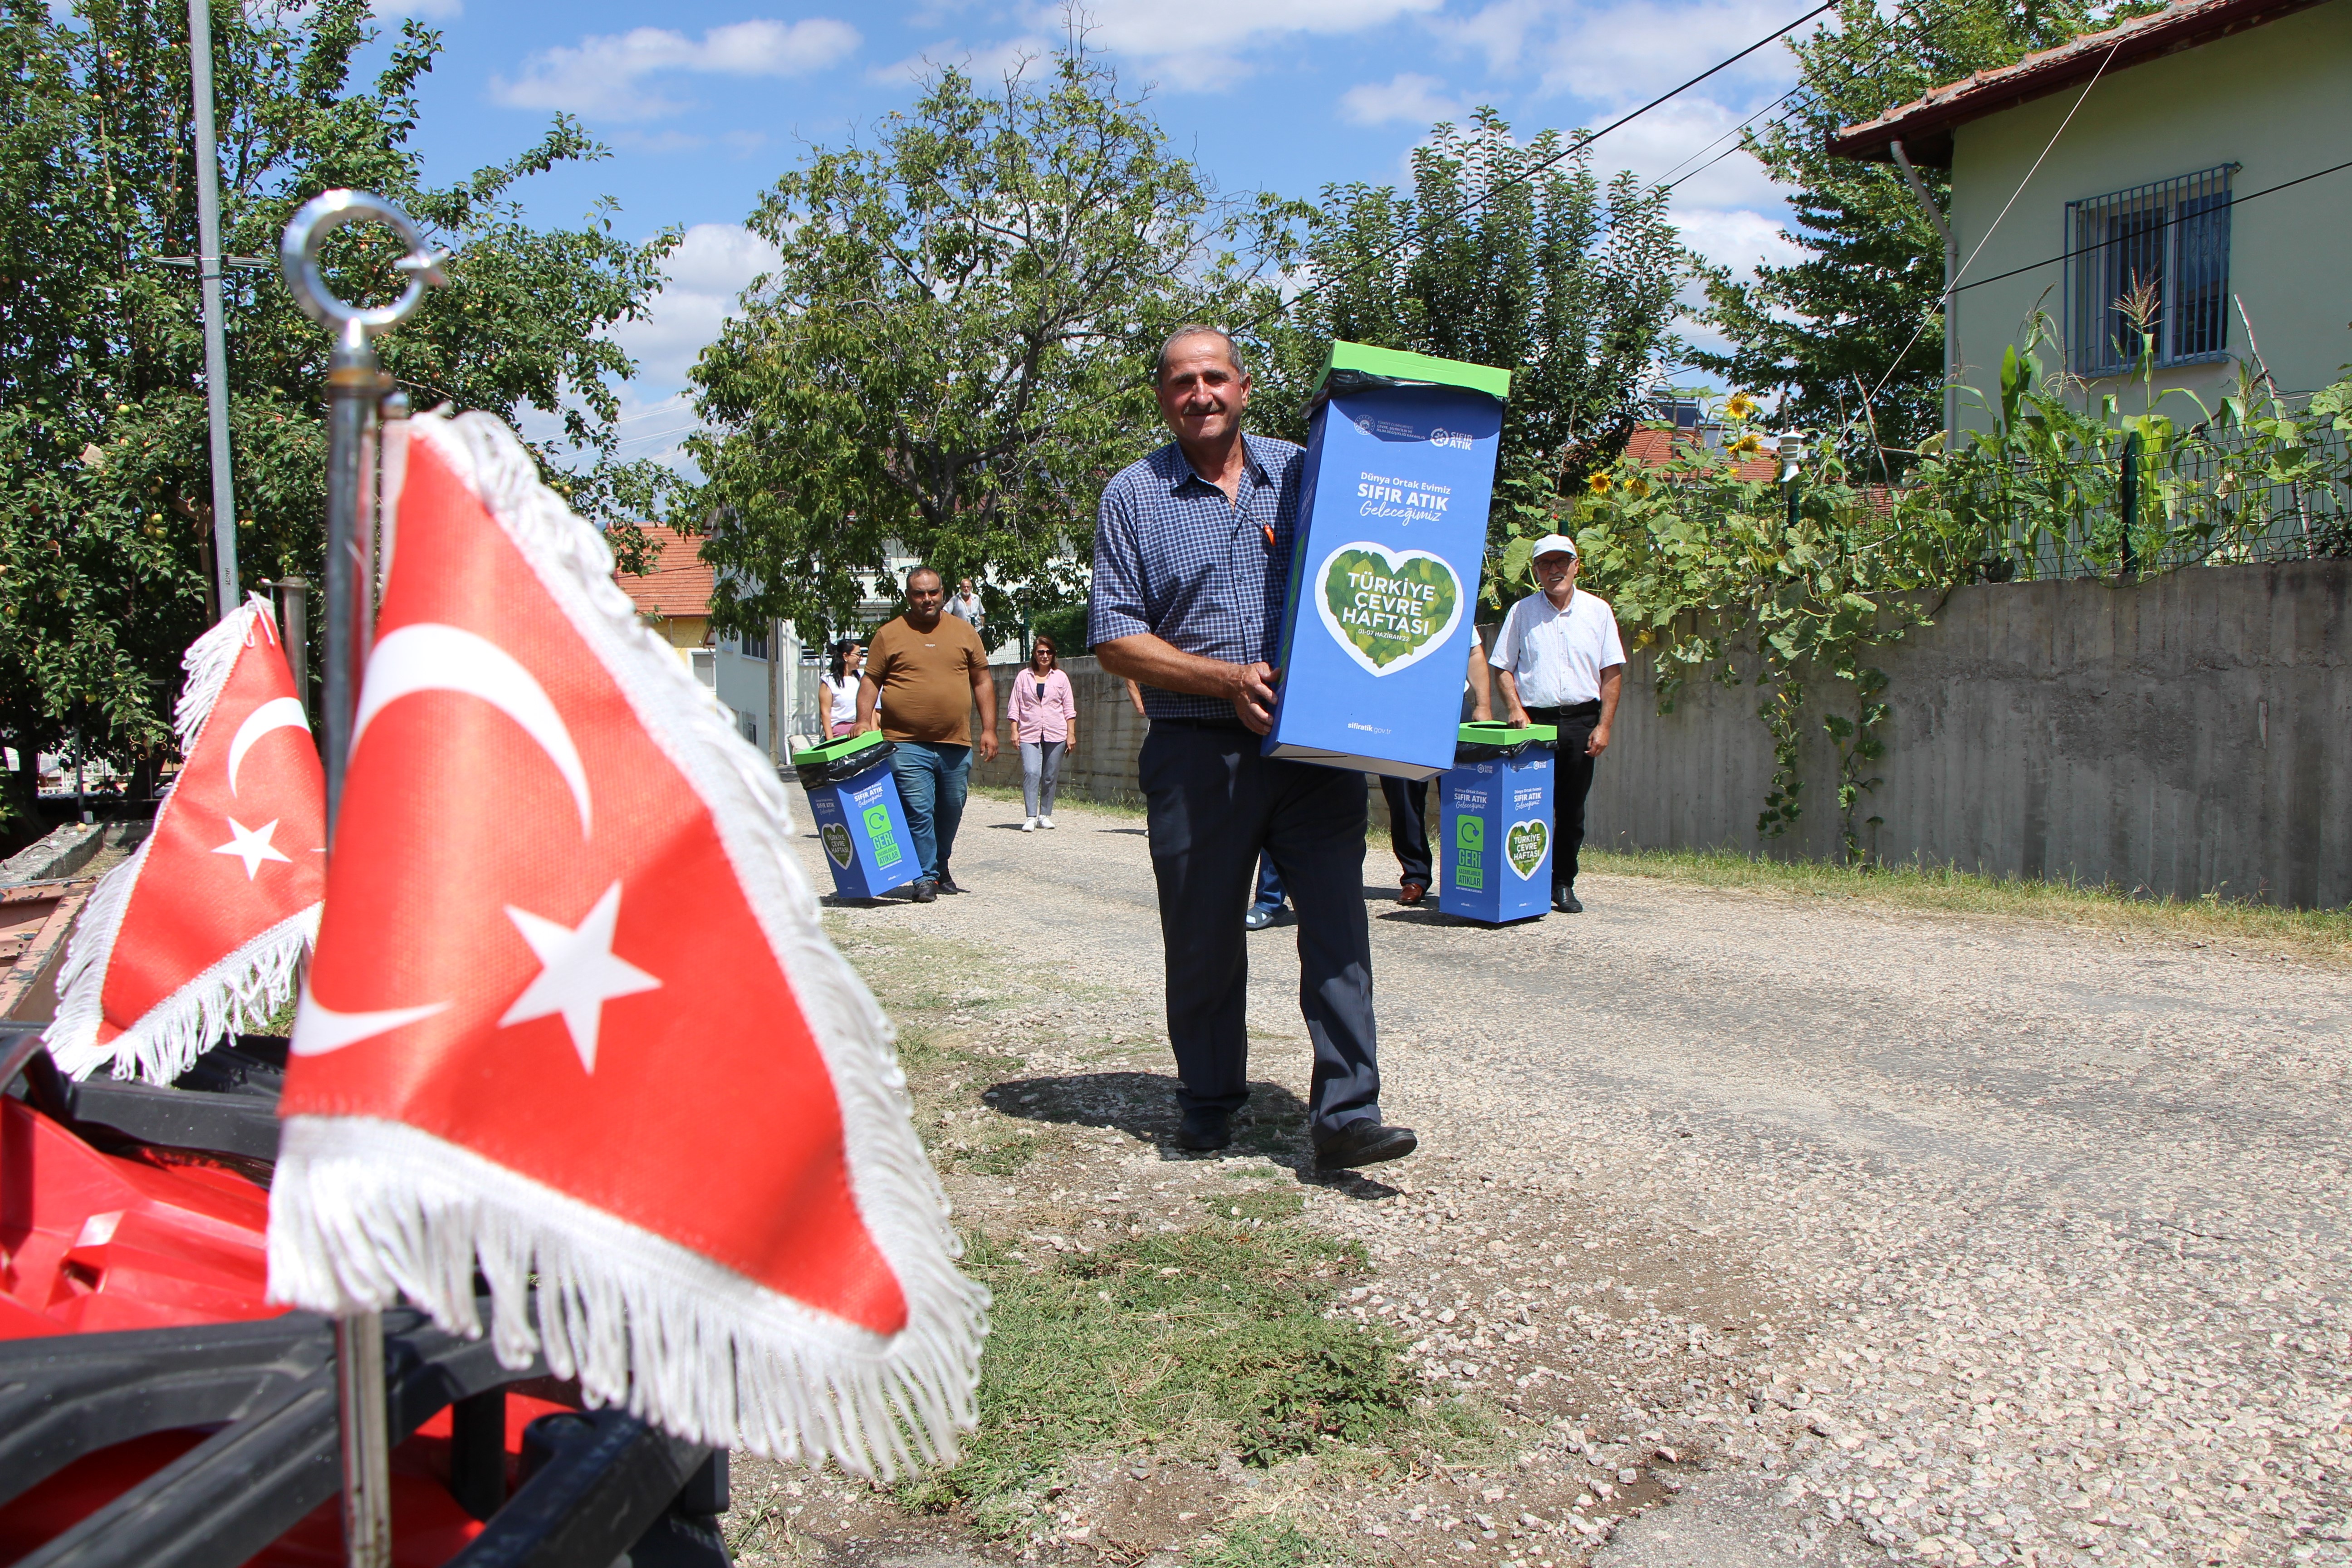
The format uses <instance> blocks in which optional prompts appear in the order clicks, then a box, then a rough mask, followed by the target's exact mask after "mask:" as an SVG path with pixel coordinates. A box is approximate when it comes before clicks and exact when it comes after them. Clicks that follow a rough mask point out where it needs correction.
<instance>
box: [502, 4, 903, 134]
mask: <svg viewBox="0 0 2352 1568" xmlns="http://www.w3.org/2000/svg"><path fill="white" fill-rule="evenodd" d="M860 41H861V40H860V38H859V37H858V32H857V29H856V28H855V27H853V26H850V25H849V24H848V23H846V22H837V21H835V20H833V19H832V18H831V17H827V16H814V17H811V18H809V19H808V20H806V21H801V22H791V23H786V22H776V21H770V20H767V19H765V18H755V19H753V20H751V21H748V22H730V23H729V24H727V25H726V26H723V27H713V28H711V29H710V30H709V32H707V33H705V34H703V35H702V37H701V39H700V40H699V41H697V40H695V39H692V38H689V37H687V36H686V35H685V34H684V33H679V32H675V31H672V30H671V29H669V28H667V27H636V28H633V29H631V30H630V31H628V32H625V33H608V34H602V35H598V36H595V37H587V38H583V39H582V40H581V41H580V42H579V43H578V44H577V45H569V46H558V47H555V48H551V49H542V50H541V51H540V52H539V53H537V54H535V55H532V56H531V57H530V58H529V59H526V60H525V61H524V62H523V67H522V73H521V75H520V77H518V78H516V79H514V80H511V81H509V80H508V79H505V78H503V77H494V78H492V79H491V82H490V93H491V96H492V97H493V98H495V99H496V100H498V101H499V102H500V103H503V104H507V105H509V106H510V107H513V108H517V109H555V110H563V111H565V112H567V113H571V114H578V115H581V116H583V117H585V118H589V119H596V120H655V119H658V118H660V117H661V116H663V115H667V114H675V113H677V111H678V110H682V109H684V108H686V107H687V106H686V104H684V103H682V102H679V101H677V100H673V99H668V98H665V97H663V96H662V95H661V94H660V93H658V92H656V91H653V90H650V89H646V88H645V87H644V86H642V85H641V83H642V81H643V79H645V78H646V77H650V76H656V75H660V74H663V73H667V72H679V71H683V72H696V73H704V74H709V75H719V76H744V77H789V76H805V75H807V74H808V73H810V72H812V71H818V70H823V69H824V68H826V67H828V66H831V65H833V64H835V62H837V61H839V60H840V59H842V58H844V57H845V56H847V55H848V54H849V53H850V52H851V51H852V50H854V49H856V47H857V46H858V44H859V42H860Z"/></svg>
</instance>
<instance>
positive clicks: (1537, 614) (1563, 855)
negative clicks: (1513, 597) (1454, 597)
mask: <svg viewBox="0 0 2352 1568" xmlns="http://www.w3.org/2000/svg"><path fill="white" fill-rule="evenodd" d="M1535 567H1536V581H1537V582H1538V583H1540V584H1543V592H1542V593H1540V594H1530V595H1528V596H1527V597H1526V598H1524V599H1521V600H1520V601H1519V602H1518V603H1517V604H1516V605H1512V606H1511V613H1510V614H1509V615H1508V616H1505V617H1504V618H1503V631H1502V635H1501V636H1500V637H1496V639H1495V651H1494V653H1493V655H1492V656H1491V658H1490V662H1491V663H1492V664H1493V665H1494V667H1495V670H1496V685H1497V686H1498V687H1499V688H1501V695H1502V699H1503V707H1504V708H1505V709H1506V710H1507V711H1508V712H1509V714H1510V716H1511V722H1512V723H1514V724H1529V723H1534V724H1550V725H1553V726H1555V727H1557V728H1558V729H1559V774H1558V776H1557V778H1556V779H1555V781H1554V783H1553V785H1552V807H1551V813H1552V833H1551V846H1552V849H1551V907H1552V908H1553V909H1556V910H1559V912H1560V913H1562V914H1564V915H1580V914H1582V913H1583V912H1584V906H1583V904H1581V903H1580V902H1579V901H1578V900H1577V897H1576V857H1577V851H1578V850H1579V849H1580V848H1582V847H1584V797H1585V795H1588V794H1589V793H1591V789H1592V764H1593V763H1594V762H1596V761H1597V760H1599V758H1600V756H1601V752H1605V751H1607V750H1608V749H1609V730H1610V726H1611V725H1612V723H1614V722H1615V721H1616V718H1617V689H1618V687H1619V685H1620V684H1621V683H1622V680H1623V679H1624V675H1625V645H1624V644H1623V643H1622V642H1621V641H1620V640H1619V639H1618V637H1617V617H1616V616H1615V615H1614V614H1613V613H1612V611H1611V610H1610V608H1609V605H1608V602H1607V601H1606V600H1604V599H1601V598H1598V597H1596V596H1595V595H1591V594H1580V593H1578V592H1577V591H1576V545H1575V543H1574V542H1572V541H1570V539H1568V538H1567V537H1566V536H1565V535H1563V534H1558V533H1553V534H1548V535H1546V536H1545V537H1544V538H1542V539H1539V540H1538V541H1536V557H1535Z"/></svg>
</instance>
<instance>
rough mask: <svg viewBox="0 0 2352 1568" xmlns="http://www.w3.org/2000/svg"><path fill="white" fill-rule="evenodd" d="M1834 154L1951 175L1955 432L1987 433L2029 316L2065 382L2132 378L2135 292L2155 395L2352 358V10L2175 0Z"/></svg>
mask: <svg viewBox="0 0 2352 1568" xmlns="http://www.w3.org/2000/svg"><path fill="white" fill-rule="evenodd" d="M1831 151H1832V152H1833V153H1840V154H1843V155H1844V156H1848V157H1855V158H1865V159H1874V160H1876V161H1879V162H1883V163H1897V164H1906V163H1907V164H1908V165H1912V166H1922V165H1924V166H1931V167H1936V168H1944V169H1948V170H1950V172H1951V181H1952V189H1951V198H1950V212H1949V214H1948V230H1947V238H1948V249H1947V261H1946V279H1947V285H1948V291H1947V294H1946V307H1947V310H1948V313H1949V319H1951V320H1956V321H1957V322H1958V330H1957V331H1952V332H1949V333H1948V353H1949V354H1950V356H1951V363H1950V364H1949V365H1948V369H1949V371H1950V372H1951V374H1952V376H1953V379H1954V380H1955V381H1956V382H1957V383H1960V384H1965V385H1967V386H1969V387H1972V388H1974V389H1975V391H1976V394H1977V395H1974V396H1972V395H1967V394H1960V395H1955V396H1952V397H1951V398H1950V399H1949V401H1948V405H1947V416H1946V417H1947V423H1948V424H1949V423H1951V422H1952V421H1953V420H1954V418H1955V417H1957V422H1958V426H1960V427H1963V428H1966V427H1969V426H1981V425H1983V424H1985V423H1986V422H1987V420H1986V416H1985V414H1984V412H1983V402H1982V401H1979V399H1980V398H1981V399H1982V400H1983V401H1991V400H1994V399H1997V397H1998V395H1999V388H2000V361H2001V352H2002V350H2003V349H2004V348H2006V347H2007V346H2008V345H2010V344H2011V343H2014V342H2022V341H2023V340H2024V338H2025V336H2026V334H2027V332H2028V331H2029V330H2030V329H2031V325H2032V321H2033V319H2034V317H2035V315H2036V313H2037V312H2041V313H2043V314H2046V315H2047V316H2048V317H2049V318H2051V319H2052V320H2053V321H2055V322H2056V323H2057V324H2058V327H2059V331H2060V333H2061V335H2062V338H2063V344H2064V350H2063V359H2064V362H2065V367H2066V368H2067V369H2068V370H2070V371H2072V372H2073V373H2074V374H2076V375H2080V376H2083V377H2084V378H2085V379H2087V380H2089V381H2091V382H2092V383H2093V384H2094V385H2095V387H2097V388H2099V389H2101V390H2111V389H2116V388H2118V387H2120V386H2122V385H2123V384H2125V383H2126V379H2127V377H2128V375H2129V374H2130V372H2131V370H2132V368H2133V367H2132V361H2133V360H2134V359H2135V358H2136V356H2137V342H2138V339H2137V331H2136V330H2135V329H2133V328H2132V327H2131V326H2130V324H2129V321H2128V320H2127V318H2126V314H2125V313H2124V312H2123V311H2122V310H2119V309H2118V308H2117V303H2116V301H2117V300H2118V299H2119V298H2120V297H2122V296H2125V295H2126V294H2128V293H2130V292H2132V291H2133V290H2134V289H2139V290H2142V291H2143V292H2142V297H2143V298H2152V299H2153V300H2155V302H2156V304H2157V312H2156V321H2157V325H2156V328H2155V335H2156V338H2157V348H2158V354H2157V371H2156V384H2157V386H2158V388H2159V389H2162V388H2165V387H2176V386H2177V387H2185V388H2187V389H2189V390H2190V391H2192V392H2194V393H2196V394H2197V395H2199V396H2200V398H2202V399H2203V400H2204V401H2205V403H2206V404H2207V405H2209V406H2210V405H2211V404H2212V402H2213V400H2214V398H2215V397H2216V396H2217V395H2220V394H2221V392H2222V391H2223V390H2224V389H2225V385H2228V384H2234V379H2235V365H2234V362H2236V361H2240V360H2249V361H2250V360H2252V359H2253V358H2255V357H2256V352H2257V351H2259V355H2260V358H2261V360H2262V362H2263V364H2264V365H2266V366H2267V367H2268V369H2269V370H2270V372H2271V374H2272V376H2273V378H2274V379H2275V381H2276V382H2277V384H2278V385H2279V386H2280V388H2281V389H2282V390H2284V391H2286V392H2289V393H2307V392H2310V391H2313V390H2315V389H2316V388H2318V387H2321V386H2325V385H2326V384H2328V383H2330V382H2332V381H2334V380H2336V378H2337V376H2338V375H2339V374H2341V371H2340V369H2339V367H2340V366H2342V365H2344V364H2345V363H2347V361H2352V264H2347V259H2346V258H2347V257H2352V168H2338V167H2336V165H2339V164H2344V163H2347V161H2352V0H2176V4H2174V5H2169V6H2168V7H2166V8H2165V9H2164V10H2162V11H2159V12H2156V13H2153V14H2151V15H2149V16H2142V17H2139V18H2137V19H2136V20H2133V21H2129V22H2125V23H2123V24H2121V25H2119V26H2115V27H2111V28H2109V29H2107V30H2106V31H2105V32H2102V33H2093V34H2089V35H2086V36H2085V37H2079V38H2077V39H2075V40H2074V42H2073V43H2071V44H2067V45H2065V46H2063V47H2059V48H2055V49H2050V50H2046V51H2044V52H2043V53H2042V54H2038V55H2032V56H2029V57H2028V58H2025V59H2023V60H2021V61H2019V62H2018V63H2017V64H2015V65H2013V66H2010V67H2008V68H2004V69H2000V70H1994V71H1979V73H1977V74H1976V75H1975V76H1973V77H1970V78H1969V79H1967V80H1965V81H1959V82H1954V83H1952V84H1950V85H1949V86H1947V87H1940V88H1937V89H1936V90H1935V91H1933V92H1930V93H1928V94H1927V96H1926V97H1925V98H1922V99H1920V100H1917V101H1916V102H1913V103H1906V104H1904V105H1902V106H1900V107H1899V108H1896V109H1893V110H1889V111H1888V112H1887V113H1885V115H1882V116H1881V117H1880V118H1878V119H1877V120H1874V121H1871V122H1869V123H1868V124H1865V125H1857V126H1853V127H1850V128H1848V129H1847V130H1845V131H1844V132H1841V133H1840V135H1839V136H1838V138H1837V139H1836V140H1835V141H1833V142H1832V143H1831ZM1914 184H1915V187H1916V188H1917V190H1918V194H1919V195H1920V197H1921V199H1922V200H1923V201H1924V200H1926V198H1927V193H1926V191H1925V189H1924V187H1923V186H1918V185H1917V182H1916V177H1915V179H1914ZM1934 216H1935V217H1936V218H1937V221H1938V222H1941V221H1943V219H1944V217H1945V216H1946V215H1943V214H1935V215H1934ZM1954 283H1957V285H1958V287H1957V288H1956V289H1955V288H1952V287H1951V285H1952V284H1954ZM2125 345H2130V346H2129V347H2126V346H2125ZM2176 402H2179V400H2176ZM2127 406H2129V407H2132V408H2133V409H2134V410H2135V411H2136V410H2137V402H2136V400H2135V401H2133V402H2132V403H2130V404H2127ZM2179 412H2181V413H2183V414H2189V412H2190V411H2189V410H2188V409H2187V407H2186V405H2185V404H2184V405H2181V406H2180V408H2179ZM2191 416H2192V417H2193V415H2191Z"/></svg>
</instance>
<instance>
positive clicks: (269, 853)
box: [213, 816, 293, 882]
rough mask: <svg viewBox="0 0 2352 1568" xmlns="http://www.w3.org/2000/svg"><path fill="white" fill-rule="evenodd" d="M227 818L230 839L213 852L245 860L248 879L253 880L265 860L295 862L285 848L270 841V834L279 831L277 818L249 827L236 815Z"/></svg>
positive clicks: (289, 863) (246, 877)
mask: <svg viewBox="0 0 2352 1568" xmlns="http://www.w3.org/2000/svg"><path fill="white" fill-rule="evenodd" d="M227 820H228V831H229V840H228V842H227V843H226V844H223V845H220V846H218V847H215V849H214V850H213V853H214V854H215V855H234V856H236V858H238V859H240V860H243V861H244V862H245V879H246V880H247V881H248V882H250V881H252V880H253V877H254V873H255V872H257V871H258V870H260V869H261V863H262V862H263V861H264V860H279V861H284V862H285V863H286V864H287V865H289V866H290V865H292V864H293V861H292V860H291V859H289V858H288V857H287V855H286V853H285V852H284V851H283V850H281V849H279V848H278V846H277V845H275V844H272V843H271V842H270V841H269V840H270V836H271V835H272V834H275V833H276V832H277V831H278V819H277V818H275V817H272V818H271V819H270V820H269V821H268V822H265V823H263V824H262V825H261V826H258V827H247V826H246V825H245V824H244V823H242V822H239V821H238V820H237V819H236V817H234V816H232V817H230V818H228V819H227Z"/></svg>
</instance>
